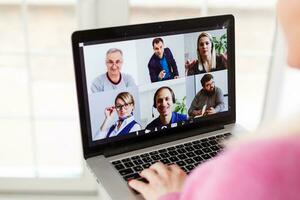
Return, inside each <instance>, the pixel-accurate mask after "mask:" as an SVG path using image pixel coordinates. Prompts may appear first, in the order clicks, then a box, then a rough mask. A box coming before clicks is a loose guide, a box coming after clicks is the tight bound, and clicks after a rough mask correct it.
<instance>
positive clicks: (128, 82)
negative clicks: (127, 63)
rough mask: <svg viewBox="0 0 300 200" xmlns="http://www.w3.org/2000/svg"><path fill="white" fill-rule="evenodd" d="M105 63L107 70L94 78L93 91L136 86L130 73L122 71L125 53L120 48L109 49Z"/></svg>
mask: <svg viewBox="0 0 300 200" xmlns="http://www.w3.org/2000/svg"><path fill="white" fill-rule="evenodd" d="M105 63H106V68H107V72H106V73H104V74H101V75H99V76H98V77H96V78H95V79H94V81H93V83H92V85H91V91H92V92H93V93H95V92H103V91H107V90H115V89H124V88H127V87H134V86H136V84H135V82H134V79H133V78H132V77H131V76H130V75H129V74H124V73H121V70H122V65H123V53H122V51H121V50H120V49H117V48H111V49H109V50H108V51H107V52H106V59H105Z"/></svg>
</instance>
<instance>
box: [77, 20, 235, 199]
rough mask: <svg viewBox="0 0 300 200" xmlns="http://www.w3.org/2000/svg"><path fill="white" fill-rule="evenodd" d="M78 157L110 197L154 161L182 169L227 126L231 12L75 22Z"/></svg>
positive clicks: (214, 144)
mask: <svg viewBox="0 0 300 200" xmlns="http://www.w3.org/2000/svg"><path fill="white" fill-rule="evenodd" d="M72 45H73V57H74V65H75V75H76V86H77V94H78V105H79V113H80V124H81V135H82V145H83V154H84V155H83V156H84V158H85V160H86V162H87V165H88V167H89V168H90V170H91V171H92V173H93V174H94V175H95V177H96V179H97V181H98V183H100V184H101V185H102V186H103V188H104V189H105V191H106V192H107V194H108V195H109V196H110V198H112V199H136V198H140V195H138V194H137V193H136V192H135V191H132V190H131V189H130V188H129V187H128V185H127V181H128V180H130V179H141V180H143V181H147V180H144V179H142V177H140V176H139V172H140V171H141V170H143V169H145V168H147V167H149V166H150V165H151V164H153V163H155V162H157V161H160V162H163V163H165V164H171V163H175V164H178V165H179V166H180V167H181V168H182V169H183V170H185V171H186V172H187V173H189V172H190V171H191V170H193V169H194V168H195V167H196V166H198V165H199V164H201V163H203V162H205V161H206V160H209V159H212V158H213V157H214V156H217V154H218V153H219V152H220V151H221V150H222V146H221V145H220V140H223V139H226V138H227V137H228V136H230V135H232V134H235V132H237V130H239V126H237V125H236V124H235V120H236V110H235V109H236V104H235V36H234V17H233V16H232V15H223V16H213V17H205V18H194V19H184V20H176V21H167V22H157V23H149V24H139V25H129V26H121V27H112V28H103V29H95V30H84V31H76V32H74V33H73V35H72Z"/></svg>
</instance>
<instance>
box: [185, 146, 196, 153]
mask: <svg viewBox="0 0 300 200" xmlns="http://www.w3.org/2000/svg"><path fill="white" fill-rule="evenodd" d="M184 149H185V150H186V151H187V152H190V151H194V150H195V149H194V148H193V147H191V146H188V147H185V148H184Z"/></svg>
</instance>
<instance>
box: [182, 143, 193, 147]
mask: <svg viewBox="0 0 300 200" xmlns="http://www.w3.org/2000/svg"><path fill="white" fill-rule="evenodd" d="M183 145H184V146H185V147H188V146H191V145H192V143H191V142H188V143H185V144H183Z"/></svg>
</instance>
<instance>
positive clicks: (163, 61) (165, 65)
mask: <svg viewBox="0 0 300 200" xmlns="http://www.w3.org/2000/svg"><path fill="white" fill-rule="evenodd" d="M159 63H160V66H161V67H162V69H163V70H165V73H166V74H165V77H164V78H163V79H162V80H165V79H170V77H171V74H170V70H169V65H168V62H167V59H166V56H165V55H164V56H163V57H162V59H160V60H159Z"/></svg>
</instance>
